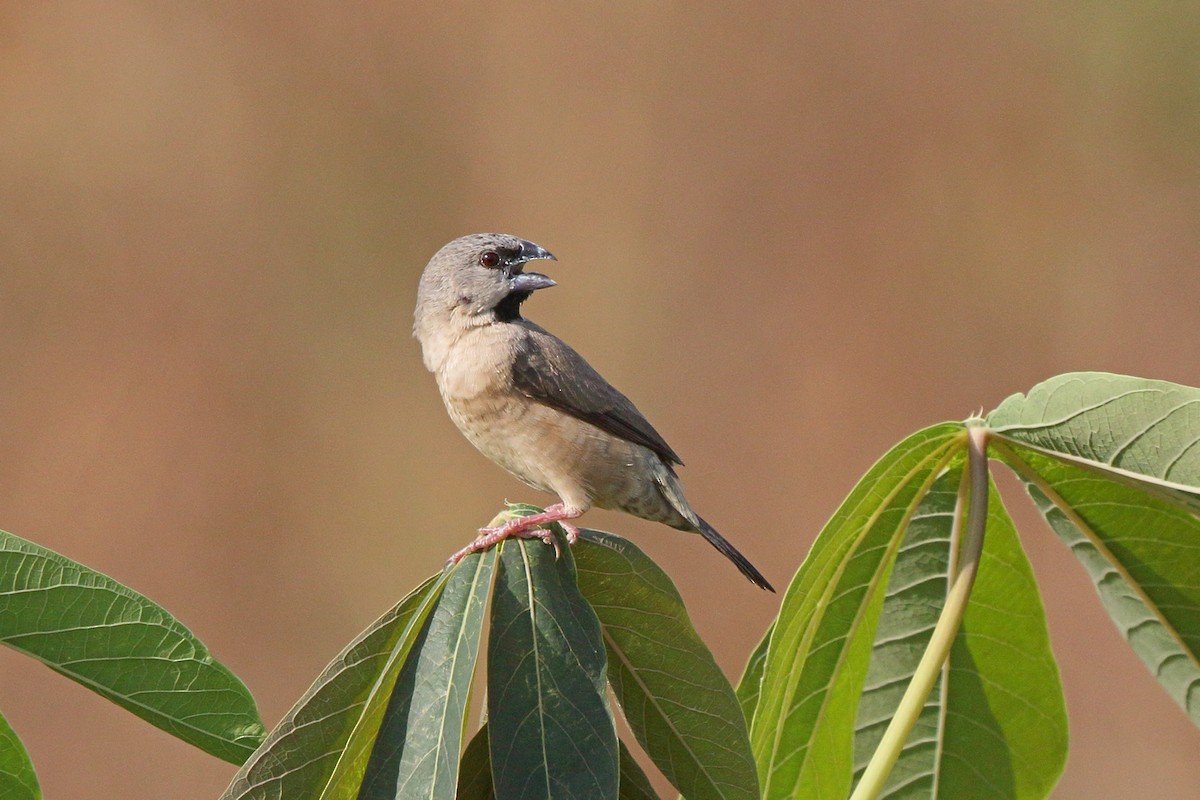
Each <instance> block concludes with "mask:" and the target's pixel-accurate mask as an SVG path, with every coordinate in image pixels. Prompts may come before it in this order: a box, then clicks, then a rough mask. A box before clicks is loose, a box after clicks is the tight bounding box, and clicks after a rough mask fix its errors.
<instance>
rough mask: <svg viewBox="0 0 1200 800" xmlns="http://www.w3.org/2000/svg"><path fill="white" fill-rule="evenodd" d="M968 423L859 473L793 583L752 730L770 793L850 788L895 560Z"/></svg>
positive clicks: (922, 437) (908, 445)
mask: <svg viewBox="0 0 1200 800" xmlns="http://www.w3.org/2000/svg"><path fill="white" fill-rule="evenodd" d="M965 442H966V431H965V428H964V426H963V425H962V424H961V423H944V424H942V425H937V426H934V427H932V428H927V429H925V430H923V431H919V432H917V433H915V434H913V435H912V436H909V437H908V438H907V439H905V440H904V441H903V442H901V443H900V444H898V445H896V446H895V447H894V448H892V450H891V451H889V452H888V453H887V454H886V455H885V456H884V457H883V458H882V459H880V461H879V462H878V463H876V464H875V466H873V467H872V468H871V470H870V471H869V472H868V473H867V475H866V476H865V477H864V478H863V479H862V480H861V481H859V483H858V485H857V486H856V487H855V488H854V490H853V491H852V492H851V493H850V495H849V497H847V499H846V500H845V501H844V502H843V503H842V506H841V507H840V508H839V509H838V511H837V512H836V513H835V514H834V516H833V518H832V519H831V520H830V521H829V523H828V524H827V525H826V526H825V528H824V530H822V532H821V535H820V536H819V537H818V539H817V541H816V543H815V544H814V545H813V548H812V550H811V551H810V553H809V556H808V558H807V559H805V561H804V563H803V564H802V565H801V567H800V570H799V572H797V574H796V577H795V578H794V579H793V580H792V583H791V585H790V586H789V587H788V590H787V593H786V594H785V595H784V598H783V605H782V608H781V609H780V612H779V616H778V618H777V619H776V622H775V630H774V632H773V633H772V634H771V640H770V645H769V646H768V649H767V658H766V665H765V668H764V670H763V678H762V688H761V692H760V697H759V702H758V707H757V710H756V712H755V715H754V720H753V723H752V725H751V730H750V742H751V746H752V748H753V751H754V755H755V758H756V761H757V763H758V772H759V779H760V781H761V783H762V788H763V797H764V798H786V799H787V800H791V799H792V798H796V797H804V798H838V800H843V798H845V797H846V795H847V793H848V791H849V788H850V779H851V773H852V769H853V735H854V723H855V715H856V712H857V708H858V697H859V693H860V692H861V690H862V686H863V681H864V680H865V678H866V673H867V665H868V662H869V658H870V653H871V645H872V642H873V641H874V633H875V624H876V621H877V620H878V616H879V609H880V606H881V604H882V601H883V596H884V588H885V587H886V585H887V579H888V574H889V571H890V569H891V563H892V559H893V558H894V556H895V552H896V550H897V548H898V547H899V545H900V541H901V538H902V536H903V534H904V531H905V530H906V528H907V526H908V521H909V519H910V517H911V516H912V514H913V513H914V512H915V510H916V507H917V505H918V504H919V503H920V501H921V498H922V497H923V496H924V493H925V491H926V490H927V489H928V487H929V486H930V485H931V484H932V482H933V480H934V479H935V478H936V477H937V476H938V475H939V474H941V473H942V471H943V470H944V469H946V468H947V466H948V465H949V464H950V462H951V461H952V460H953V459H955V458H956V457H957V458H960V459H961V458H962V453H963V450H964V448H965Z"/></svg>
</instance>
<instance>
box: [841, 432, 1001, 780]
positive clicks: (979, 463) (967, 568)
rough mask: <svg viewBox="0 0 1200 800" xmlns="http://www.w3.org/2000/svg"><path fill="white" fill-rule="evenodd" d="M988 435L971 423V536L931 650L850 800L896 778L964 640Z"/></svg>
mask: <svg viewBox="0 0 1200 800" xmlns="http://www.w3.org/2000/svg"><path fill="white" fill-rule="evenodd" d="M987 433H988V432H987V429H986V428H984V427H983V426H982V425H981V424H978V423H973V422H968V424H967V465H968V469H969V475H970V494H971V502H970V506H969V507H968V509H967V525H966V536H965V537H964V539H963V543H962V550H961V552H960V554H959V559H958V564H959V566H958V570H957V572H956V573H955V575H954V578H953V582H952V583H951V585H950V589H949V591H947V592H946V603H945V605H944V606H943V607H942V613H941V615H940V616H939V617H938V621H937V624H936V625H935V626H934V628H933V634H932V635H931V636H930V637H929V644H928V645H926V646H925V653H924V654H923V655H922V656H921V662H920V663H919V664H918V665H917V669H916V671H915V672H914V673H913V676H912V680H911V681H910V682H909V684H908V688H907V689H905V691H904V697H902V698H901V699H900V705H899V706H897V707H896V713H895V715H894V716H893V717H892V721H891V722H890V723H888V727H887V730H886V731H885V732H884V734H883V738H882V739H881V740H880V742H879V746H878V747H877V748H876V749H875V753H874V754H873V755H872V756H871V761H870V763H868V764H867V768H866V770H864V771H863V774H862V778H861V779H860V780H859V782H858V785H857V786H856V787H855V788H854V793H853V794H852V795H851V796H850V800H874V798H877V797H879V795H880V793H881V792H882V791H883V787H884V785H885V784H886V783H887V779H888V776H889V775H891V773H892V767H894V766H895V765H896V760H897V759H898V758H899V757H900V752H901V750H902V749H903V748H904V743H905V742H906V741H908V737H909V734H911V733H912V729H913V726H914V725H916V724H917V719H918V718H919V717H920V715H921V710H922V709H923V708H924V707H925V701H926V700H927V699H928V698H929V693H930V692H931V691H932V690H933V685H934V683H936V682H937V679H938V675H939V674H940V673H941V670H942V665H943V664H945V663H946V659H947V658H948V657H949V655H950V647H951V645H953V644H954V637H955V636H957V635H958V628H959V625H960V624H961V623H962V618H963V614H964V613H965V611H966V609H967V600H968V599H969V598H970V596H971V587H972V586H973V585H974V583H975V574H976V573H977V572H978V570H979V556H980V554H981V553H982V552H983V534H984V530H985V529H986V527H987V505H988V489H989V480H988V478H989V474H988V460H987ZM951 563H953V557H952V558H951Z"/></svg>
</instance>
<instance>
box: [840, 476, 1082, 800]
mask: <svg viewBox="0 0 1200 800" xmlns="http://www.w3.org/2000/svg"><path fill="white" fill-rule="evenodd" d="M961 475H962V470H961V468H956V469H953V470H951V471H950V472H948V473H947V474H945V475H943V476H942V477H941V478H940V479H939V480H938V481H937V482H936V483H935V484H934V486H933V487H932V489H931V490H930V493H929V494H928V495H927V496H926V498H925V500H924V501H923V502H922V503H921V506H920V507H919V508H918V510H917V513H916V514H915V515H914V516H913V520H912V523H911V524H910V526H909V531H908V533H907V535H906V536H905V539H904V543H903V545H902V546H901V549H900V552H899V553H898V554H897V556H896V563H895V566H894V567H893V569H892V575H891V578H890V580H889V582H888V591H887V596H886V599H885V601H884V607H883V611H882V613H881V615H880V619H879V625H878V628H877V629H876V632H875V645H874V649H873V652H872V656H871V666H870V669H869V671H868V674H867V682H866V687H865V689H864V692H863V696H862V700H861V703H860V705H859V709H858V724H857V730H856V737H855V761H856V776H857V775H858V774H860V773H861V771H862V769H863V768H864V767H865V766H866V763H867V761H868V760H869V759H870V757H871V755H872V753H874V751H875V747H876V745H877V744H878V743H879V740H880V738H881V737H882V734H883V731H884V729H885V728H886V727H887V724H888V722H889V721H890V719H891V717H892V715H893V713H894V712H895V710H896V706H897V704H898V703H899V700H900V697H901V695H902V694H903V693H904V690H905V688H906V687H907V685H908V682H909V681H910V680H911V678H912V676H913V672H914V670H915V669H916V666H917V663H918V662H919V661H920V658H921V655H922V652H923V651H924V648H925V646H926V644H927V643H928V640H929V635H930V633H931V632H932V629H933V626H934V623H935V622H936V621H937V618H938V615H939V614H940V612H941V608H942V605H943V604H944V600H945V596H946V592H947V589H948V587H949V582H950V577H951V571H952V566H951V559H950V549H951V529H952V523H953V515H954V511H955V501H956V498H957V490H958V485H959V481H960V478H961ZM1066 752H1067V720H1066V709H1065V706H1064V703H1063V696H1062V687H1061V685H1060V683H1059V679H1058V669H1057V667H1056V665H1055V663H1054V658H1053V654H1052V653H1051V650H1050V641H1049V635H1048V633H1047V630H1046V622H1045V614H1044V612H1043V609H1042V604H1041V599H1040V597H1039V596H1038V591H1037V584H1036V582H1035V580H1034V577H1033V572H1032V570H1031V569H1030V566H1029V562H1028V561H1027V560H1026V558H1025V554H1024V552H1023V551H1022V550H1021V546H1020V543H1019V540H1018V539H1017V535H1016V530H1015V528H1014V526H1013V524H1012V520H1011V519H1010V518H1009V516H1008V513H1007V512H1006V511H1005V509H1004V507H1003V505H1002V504H1001V501H1000V497H999V494H998V493H997V492H996V491H995V487H994V486H993V487H991V497H990V499H989V501H988V522H987V538H986V539H985V540H984V549H983V553H982V557H981V561H980V567H979V573H978V576H977V578H976V581H975V587H974V590H973V592H972V594H971V601H970V604H969V605H968V606H967V610H966V614H965V616H964V618H963V623H962V627H961V628H960V629H959V632H958V636H957V637H956V639H955V642H954V645H953V647H952V649H951V652H950V658H949V662H948V663H947V665H946V667H945V668H944V669H943V670H942V675H941V678H940V680H939V684H938V686H937V687H936V688H935V689H934V692H933V694H932V695H931V697H930V698H929V700H928V701H927V702H926V704H925V708H924V710H923V711H922V714H921V718H920V720H919V721H918V723H917V725H916V727H915V728H914V730H913V733H912V735H911V736H910V737H909V740H908V742H907V743H906V744H905V747H904V750H903V752H902V753H901V755H900V758H899V760H898V761H897V762H896V766H895V767H894V769H893V770H892V774H891V777H890V778H889V780H888V784H887V787H886V790H885V792H884V794H883V795H881V796H883V797H887V798H893V799H896V798H905V800H909V799H911V800H916V799H917V798H933V797H953V798H964V800H973V799H974V798H979V799H980V800H983V799H984V798H987V799H989V800H999V799H1000V798H1005V799H1008V798H1012V799H1014V800H1015V799H1016V798H1021V799H1022V800H1026V799H1027V800H1033V798H1044V797H1046V796H1048V795H1049V793H1050V790H1051V789H1052V788H1053V786H1054V783H1055V782H1056V781H1057V779H1058V776H1059V775H1060V774H1061V772H1062V768H1063V765H1064V763H1065V760H1066ZM935 787H936V788H935Z"/></svg>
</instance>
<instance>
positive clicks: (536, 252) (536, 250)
mask: <svg viewBox="0 0 1200 800" xmlns="http://www.w3.org/2000/svg"><path fill="white" fill-rule="evenodd" d="M539 258H548V259H550V260H551V261H557V260H558V259H557V258H555V257H554V253H551V252H550V251H549V250H547V249H546V248H544V247H542V246H541V245H540V244H534V243H533V242H528V241H526V240H524V239H522V240H521V260H522V261H535V260H537V259H539Z"/></svg>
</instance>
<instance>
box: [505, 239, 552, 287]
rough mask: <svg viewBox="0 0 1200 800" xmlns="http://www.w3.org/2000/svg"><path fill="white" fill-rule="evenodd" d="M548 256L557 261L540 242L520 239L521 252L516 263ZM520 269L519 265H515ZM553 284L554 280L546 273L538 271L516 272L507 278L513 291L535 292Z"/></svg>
mask: <svg viewBox="0 0 1200 800" xmlns="http://www.w3.org/2000/svg"><path fill="white" fill-rule="evenodd" d="M542 258H548V259H550V260H551V261H557V260H558V259H557V258H555V257H554V254H553V253H551V252H550V251H549V250H547V249H546V248H544V247H542V246H541V245H540V244H534V243H533V242H529V241H526V240H525V239H522V240H521V254H520V256H518V265H520V264H524V263H525V262H526V261H534V260H536V259H542ZM517 268H518V269H520V266H518V267H517ZM553 285H554V281H552V280H550V278H549V277H547V276H546V275H543V274H541V273H540V272H517V273H515V274H514V275H513V276H512V277H511V278H510V279H509V286H510V287H511V288H512V291H514V292H536V291H537V290H538V289H549V288H550V287H551V286H553Z"/></svg>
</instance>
